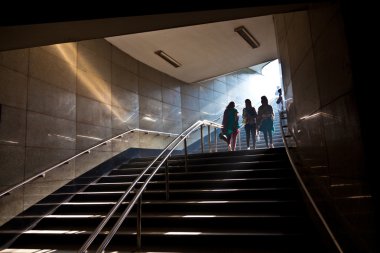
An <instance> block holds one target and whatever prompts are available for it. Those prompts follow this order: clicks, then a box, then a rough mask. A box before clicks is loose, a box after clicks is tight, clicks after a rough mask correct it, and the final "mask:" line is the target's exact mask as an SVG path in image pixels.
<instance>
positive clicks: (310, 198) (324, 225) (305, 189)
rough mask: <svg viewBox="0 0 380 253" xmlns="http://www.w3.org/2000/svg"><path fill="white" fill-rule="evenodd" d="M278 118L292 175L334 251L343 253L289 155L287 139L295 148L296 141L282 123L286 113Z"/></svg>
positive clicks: (282, 112) (280, 114) (286, 126)
mask: <svg viewBox="0 0 380 253" xmlns="http://www.w3.org/2000/svg"><path fill="white" fill-rule="evenodd" d="M279 117H280V126H281V135H282V140H283V142H284V146H285V150H286V153H287V155H288V157H289V161H290V164H291V165H292V168H293V171H294V173H295V174H296V177H297V181H298V183H299V184H300V186H301V189H302V190H303V192H304V194H305V195H306V197H307V199H308V201H309V202H310V204H311V206H312V207H313V209H314V211H315V213H316V214H317V216H318V218H319V219H320V221H321V223H322V224H323V227H324V228H325V229H326V232H327V233H328V235H329V236H330V239H331V241H332V242H333V244H334V245H335V247H336V249H337V250H338V251H339V252H340V253H343V249H342V247H341V246H340V244H339V242H338V241H337V239H336V237H335V235H334V233H333V232H332V230H331V229H330V226H329V225H328V224H327V221H326V220H325V218H324V217H323V215H322V213H321V211H320V210H319V208H318V206H317V204H316V203H315V201H314V199H313V197H312V196H311V194H310V192H309V190H308V189H307V187H306V185H305V183H304V182H303V179H302V177H301V175H300V173H299V172H298V169H297V166H296V163H295V162H294V160H293V158H292V156H291V154H290V149H289V144H288V138H291V139H292V140H293V143H294V144H295V145H296V146H297V139H296V138H295V136H294V133H293V132H292V131H289V126H288V122H287V124H286V125H284V124H283V123H282V120H287V112H286V111H281V112H279ZM284 128H288V132H289V134H285V131H284Z"/></svg>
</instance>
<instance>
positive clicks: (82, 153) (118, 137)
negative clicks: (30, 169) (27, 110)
mask: <svg viewBox="0 0 380 253" xmlns="http://www.w3.org/2000/svg"><path fill="white" fill-rule="evenodd" d="M133 132H143V133H146V134H156V135H167V136H169V137H177V136H178V134H173V133H165V132H159V131H151V130H144V129H140V128H134V129H130V130H127V131H125V132H123V133H121V134H118V135H116V136H114V137H111V138H108V139H106V140H104V141H102V142H100V143H98V144H96V145H94V146H92V147H90V148H88V149H86V150H84V151H82V152H80V153H78V154H76V155H73V156H71V157H70V158H67V159H65V160H64V161H62V162H59V163H57V164H55V165H53V166H51V167H49V168H47V169H45V170H43V171H42V172H39V173H38V174H36V175H34V176H31V177H29V178H27V179H25V180H24V181H22V182H21V183H18V184H16V185H14V186H12V187H10V188H8V189H6V190H5V191H3V192H1V193H0V198H1V197H4V196H5V195H8V194H10V193H11V192H12V191H14V190H16V189H18V188H20V187H21V186H23V185H25V184H27V183H29V182H31V181H33V180H36V179H38V178H41V177H42V178H44V177H45V176H46V174H47V173H48V172H50V171H52V170H54V169H56V168H59V167H61V166H64V165H67V164H69V163H70V161H72V160H74V159H75V158H78V157H79V156H82V155H85V154H89V153H90V152H91V151H92V150H93V149H95V148H97V147H100V146H103V145H107V144H108V143H109V142H111V141H112V140H115V139H120V138H122V137H123V136H124V135H126V134H129V133H133Z"/></svg>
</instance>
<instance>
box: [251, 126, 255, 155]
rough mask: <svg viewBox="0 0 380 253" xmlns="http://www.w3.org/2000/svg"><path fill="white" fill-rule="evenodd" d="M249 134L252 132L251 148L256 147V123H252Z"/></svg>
mask: <svg viewBox="0 0 380 253" xmlns="http://www.w3.org/2000/svg"><path fill="white" fill-rule="evenodd" d="M251 134H252V145H253V149H255V148H256V125H253V126H252V127H251Z"/></svg>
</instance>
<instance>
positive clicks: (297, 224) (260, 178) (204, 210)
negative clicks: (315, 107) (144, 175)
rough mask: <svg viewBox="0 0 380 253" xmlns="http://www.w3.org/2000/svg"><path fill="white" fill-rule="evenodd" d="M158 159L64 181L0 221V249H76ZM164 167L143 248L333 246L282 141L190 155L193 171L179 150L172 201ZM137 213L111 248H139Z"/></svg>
mask: <svg viewBox="0 0 380 253" xmlns="http://www.w3.org/2000/svg"><path fill="white" fill-rule="evenodd" d="M152 159H153V158H138V159H132V160H130V161H129V162H128V163H126V164H123V165H122V166H120V167H118V168H115V169H113V170H112V171H110V172H109V173H108V174H106V175H103V176H101V177H99V176H96V173H94V174H95V175H92V174H91V172H89V173H86V174H85V175H83V176H81V177H80V178H78V179H76V180H74V181H73V182H71V183H69V184H68V185H66V186H64V187H62V188H61V189H60V190H58V191H57V192H55V193H53V194H51V195H50V196H48V197H46V198H45V199H43V200H42V201H40V202H39V203H37V204H36V205H34V206H32V207H31V208H29V209H28V210H26V211H24V212H23V213H21V214H20V215H19V216H17V217H15V218H14V219H12V220H11V221H9V222H8V223H6V224H4V225H3V226H2V227H0V247H1V246H2V249H4V251H0V252H15V251H16V249H51V250H57V251H54V252H76V251H77V250H78V249H79V248H80V247H81V245H82V244H83V243H84V242H85V240H86V239H87V238H88V236H89V235H90V233H91V232H92V231H93V230H94V229H95V228H96V226H97V225H98V224H99V223H100V222H101V220H102V218H103V217H104V216H105V215H106V214H107V212H108V211H109V210H110V209H111V207H112V205H113V204H114V203H115V202H116V201H117V200H118V199H119V197H120V196H121V194H122V192H123V191H124V190H125V189H127V188H128V185H129V183H130V182H132V181H133V179H134V178H135V177H136V176H137V175H138V174H139V173H140V172H141V171H142V170H143V169H144V168H145V167H146V166H147V165H148V164H149V162H150V161H151V160H152ZM163 169H164V168H162V171H161V172H160V171H159V173H158V174H157V175H156V176H155V177H154V178H153V181H152V182H151V184H149V185H148V188H147V190H146V191H145V193H144V194H143V198H142V199H143V202H142V248H141V250H140V251H139V252H259V253H264V252H265V253H272V252H327V251H326V250H325V249H323V248H322V245H321V244H320V243H319V240H318V239H317V237H316V234H315V231H314V228H313V226H312V225H311V223H310V221H309V218H308V216H307V212H306V211H305V208H304V205H303V203H302V201H301V194H300V191H299V189H298V186H297V184H296V181H295V180H296V179H295V176H294V174H293V171H292V170H291V167H290V165H289V161H288V158H287V156H286V153H285V150H284V149H283V148H274V149H261V150H254V151H252V150H246V151H236V152H217V153H207V154H192V155H189V161H188V171H187V172H185V167H184V162H183V156H173V157H172V158H171V159H170V161H169V178H170V185H169V188H170V191H169V192H170V195H169V200H166V198H165V196H166V194H165V173H164V172H163ZM66 200H67V201H66ZM61 202H63V203H62V204H60V203H61ZM125 206H126V205H125V204H123V205H122V206H121V208H123V207H124V208H125ZM121 212H122V210H118V211H117V212H116V214H117V215H116V216H118V215H120V213H121ZM131 214H132V215H130V217H128V218H127V219H126V221H125V222H124V223H123V224H122V226H121V228H120V229H119V231H118V233H117V234H116V235H115V237H114V238H113V240H112V241H111V243H110V244H109V246H108V247H107V252H113V251H118V252H135V251H136V250H137V249H136V235H135V233H136V211H135V210H132V212H131ZM117 218H118V217H114V218H112V219H111V221H110V222H109V223H111V224H113V223H114V222H115V221H116V220H117ZM110 227H111V225H109V224H107V225H106V228H105V231H107V230H109V229H110ZM27 228H29V229H27ZM25 229H26V231H25V232H23V231H24V230H25ZM105 234H106V232H104V231H103V232H102V233H101V234H100V235H99V237H98V238H97V239H96V240H95V242H94V243H93V245H92V248H90V251H93V250H95V249H96V247H97V245H100V243H101V241H102V240H103V238H104V237H105ZM12 238H16V239H14V240H13V243H11V244H8V245H7V244H6V242H9V241H10V240H11V239H12ZM0 249H1V248H0ZM17 252H23V251H17ZM28 252H34V251H28ZM38 252H39V251H38ZM41 252H42V251H41ZM43 252H45V251H43ZM46 252H53V251H46Z"/></svg>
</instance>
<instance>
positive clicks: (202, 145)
mask: <svg viewBox="0 0 380 253" xmlns="http://www.w3.org/2000/svg"><path fill="white" fill-rule="evenodd" d="M200 127H201V151H202V154H203V149H204V144H203V124H202V125H201V126H200Z"/></svg>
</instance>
